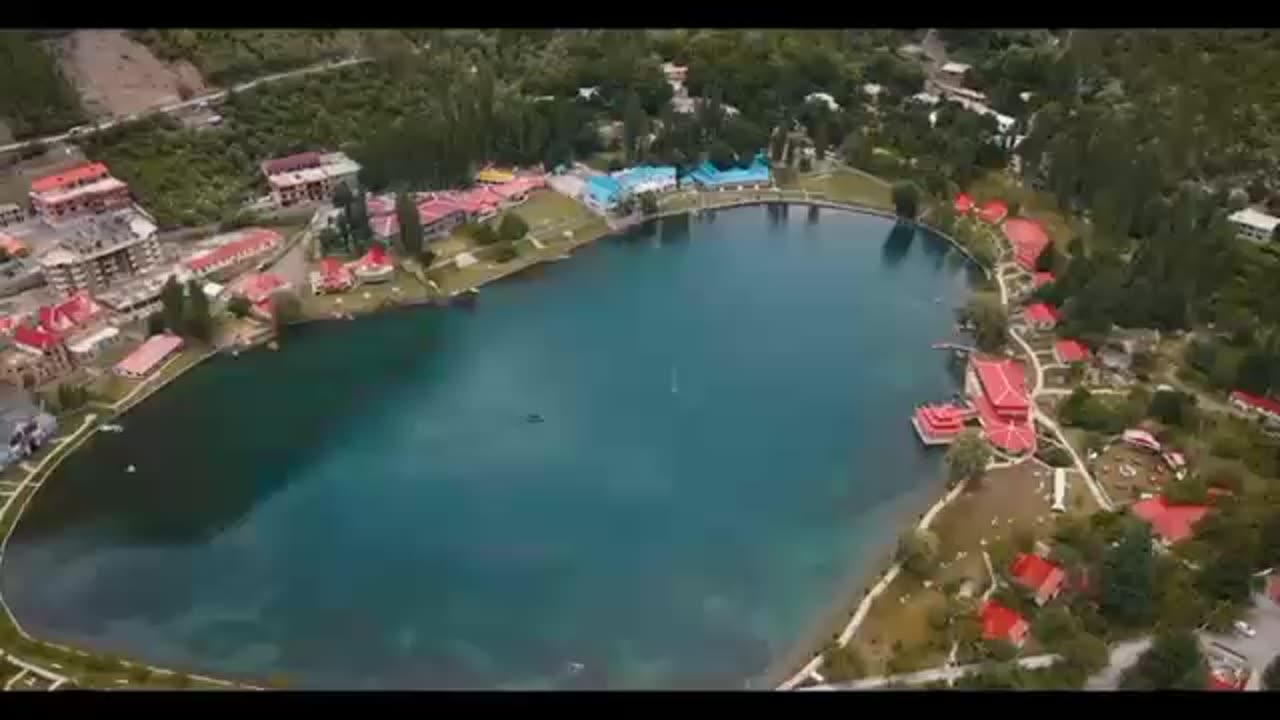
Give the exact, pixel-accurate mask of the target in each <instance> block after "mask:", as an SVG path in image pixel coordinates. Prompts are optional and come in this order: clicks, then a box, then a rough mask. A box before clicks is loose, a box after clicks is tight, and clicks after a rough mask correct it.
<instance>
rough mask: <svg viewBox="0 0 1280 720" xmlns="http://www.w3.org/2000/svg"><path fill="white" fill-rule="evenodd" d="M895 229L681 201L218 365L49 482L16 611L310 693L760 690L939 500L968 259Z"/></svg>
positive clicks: (18, 561)
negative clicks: (546, 260)
mask: <svg viewBox="0 0 1280 720" xmlns="http://www.w3.org/2000/svg"><path fill="white" fill-rule="evenodd" d="M892 229H893V223H892V222H891V221H887V220H884V219H881V218H877V217H872V216H865V215H859V214H853V213H847V212H841V211H835V210H827V209H824V210H822V211H821V212H820V213H819V212H817V211H814V212H810V211H809V210H808V209H807V208H805V207H801V206H792V207H789V208H787V207H783V206H755V207H747V208H740V209H734V210H726V211H720V212H718V213H716V214H714V215H710V216H706V217H703V218H695V219H691V218H672V219H667V220H663V221H659V222H657V223H651V224H649V225H646V226H643V227H641V228H637V229H633V230H631V231H629V232H628V233H626V234H624V235H621V236H615V237H610V238H606V239H603V240H601V241H599V242H597V243H595V244H594V245H592V246H590V247H587V248H584V249H582V250H581V251H579V252H578V253H577V254H575V256H574V257H573V258H572V259H571V260H568V261H564V262H559V263H554V264H552V265H545V266H541V267H539V268H535V269H533V270H531V271H529V272H527V273H526V274H524V275H523V276H520V277H516V278H510V279H508V280H505V281H502V282H499V283H496V284H494V285H491V286H487V287H485V288H484V289H483V290H482V291H481V294H480V296H479V298H478V301H477V302H476V303H475V305H474V307H473V308H471V309H465V308H460V307H453V308H449V309H438V308H420V309H414V310H403V311H396V312H391V313H387V314H383V315H380V316H375V317H368V318H363V319H360V320H358V321H355V322H327V323H319V324H315V325H309V326H305V327H301V328H295V329H293V331H292V333H291V335H290V336H288V337H287V338H285V341H284V347H283V348H282V350H281V351H280V352H274V353H273V352H268V351H255V352H251V353H247V354H245V355H242V356H241V357H239V358H230V357H224V358H219V359H217V360H215V361H211V362H209V363H208V364H206V365H204V366H202V367H200V368H197V369H196V370H194V371H192V372H191V373H190V374H189V375H188V376H186V377H184V378H182V379H181V380H179V381H177V382H175V383H173V384H172V385H170V386H169V387H168V388H166V389H164V390H163V391H161V392H160V393H158V394H157V395H156V396H155V397H153V398H151V399H149V400H147V401H146V402H145V403H143V404H142V405H140V406H139V407H137V408H136V409H134V410H133V411H131V412H130V413H128V414H127V415H125V416H124V417H123V418H122V419H121V420H120V422H121V424H123V425H124V427H125V431H124V432H123V433H120V434H99V435H97V436H96V437H95V438H94V439H93V440H92V441H90V442H89V443H86V445H85V446H84V447H83V448H82V449H81V450H80V451H77V452H76V453H75V454H73V455H72V456H71V457H69V458H68V459H67V460H66V461H65V462H64V463H63V464H62V465H61V466H60V467H59V468H58V470H57V471H56V472H55V473H54V474H53V475H52V476H51V477H49V478H48V479H47V480H46V483H45V487H44V488H42V489H41V491H40V494H39V495H38V496H37V498H36V500H35V501H34V502H33V503H32V505H31V507H30V508H29V509H28V511H27V513H26V515H25V516H24V517H23V519H22V521H21V523H20V524H19V525H18V527H17V530H16V531H15V534H14V536H13V538H12V539H11V541H10V543H9V547H8V551H7V553H6V556H5V559H4V560H5V562H4V565H3V575H2V577H0V581H2V582H3V590H4V593H5V597H6V598H7V600H8V602H9V604H10V606H11V607H12V609H13V611H14V613H15V614H16V615H17V617H18V618H19V619H20V620H21V621H22V623H23V625H24V626H25V627H26V629H27V630H28V631H29V632H32V633H33V634H35V635H37V636H38V637H42V638H47V639H50V640H57V641H62V642H67V643H71V644H75V645H79V646H83V647H85V648H90V649H95V650H100V651H110V652H114V653H120V654H123V655H126V656H131V657H137V658H140V659H144V660H147V661H150V662H152V663H155V664H159V665H165V666H173V667H178V668H182V669H186V670H188V671H200V672H206V673H211V674H215V675H222V676H227V677H236V678H245V679H249V680H253V679H262V678H266V677H283V678H287V679H288V681H289V682H290V683H291V684H292V685H293V686H295V687H314V688H335V687H341V688H440V687H450V688H703V687H706V688H737V687H744V686H746V685H747V684H748V683H749V682H751V681H752V679H753V678H758V677H759V676H760V675H761V674H762V673H763V672H764V671H765V670H766V669H767V668H768V667H769V666H770V664H771V663H774V662H777V661H778V659H779V658H781V657H782V656H784V655H787V654H788V653H793V652H794V651H795V650H796V649H797V644H798V643H800V642H801V641H802V639H803V638H804V636H805V635H806V634H812V633H813V631H814V628H815V623H816V622H817V621H818V619H819V618H820V617H822V616H823V615H824V614H826V613H829V612H830V611H831V610H832V608H833V607H834V606H836V605H837V604H839V605H845V606H847V605H848V604H849V597H847V596H846V595H847V593H848V592H849V590H850V588H858V587H860V585H859V584H858V583H860V582H861V581H862V580H865V579H866V578H867V576H868V573H869V572H871V571H872V570H873V569H875V566H876V565H877V564H878V563H880V562H882V561H883V559H884V557H885V553H886V551H887V549H888V548H890V547H891V546H892V544H893V541H894V538H895V537H896V536H897V534H898V532H899V530H900V529H901V527H902V525H903V522H904V521H905V520H906V519H908V518H909V517H910V516H911V515H913V514H915V513H919V512H921V511H922V510H923V509H924V507H925V506H927V504H928V503H929V502H930V501H931V500H932V498H933V497H934V496H935V495H937V494H939V493H940V491H941V487H942V484H943V480H942V473H941V453H940V452H939V451H925V450H924V449H922V448H921V447H920V446H919V443H918V441H917V439H916V437H915V435H914V434H913V432H912V430H911V427H910V424H909V422H908V420H909V417H910V414H911V411H912V409H913V407H914V406H915V405H916V404H918V403H921V402H926V401H936V400H941V399H945V398H946V397H948V396H950V395H951V394H952V393H953V392H954V391H955V390H956V389H957V385H956V380H955V379H954V378H953V376H952V374H951V372H949V371H948V369H947V362H946V357H945V354H944V353H942V352H939V351H936V350H931V349H930V345H931V344H932V343H934V342H937V341H939V340H942V339H946V338H949V337H952V323H953V318H952V309H953V308H954V307H956V306H958V305H960V304H962V303H963V301H964V299H965V298H966V297H967V295H968V292H969V291H968V280H967V274H968V268H967V267H966V266H964V265H963V264H962V263H961V262H959V261H958V257H957V255H956V253H955V252H953V251H951V250H950V248H949V246H948V245H947V243H946V242H945V241H943V240H941V239H939V238H938V237H936V236H934V235H931V234H929V233H926V232H924V231H922V230H917V231H915V232H912V231H910V230H908V231H906V232H901V231H899V232H897V233H891V230H892ZM131 464H132V465H136V472H134V473H127V472H126V471H125V468H126V467H127V466H129V465H131ZM855 594H856V592H855ZM810 639H812V638H810Z"/></svg>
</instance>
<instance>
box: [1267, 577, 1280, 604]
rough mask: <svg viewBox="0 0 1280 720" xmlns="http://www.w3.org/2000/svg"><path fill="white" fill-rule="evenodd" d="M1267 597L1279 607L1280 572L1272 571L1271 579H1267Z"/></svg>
mask: <svg viewBox="0 0 1280 720" xmlns="http://www.w3.org/2000/svg"><path fill="white" fill-rule="evenodd" d="M1267 597H1269V598H1271V602H1273V603H1275V604H1277V605H1280V570H1272V571H1271V577H1269V578H1267Z"/></svg>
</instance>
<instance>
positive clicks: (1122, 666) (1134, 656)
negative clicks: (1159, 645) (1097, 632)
mask: <svg viewBox="0 0 1280 720" xmlns="http://www.w3.org/2000/svg"><path fill="white" fill-rule="evenodd" d="M1150 646H1151V638H1142V639H1140V640H1129V641H1128V642H1122V643H1120V644H1119V645H1116V646H1115V647H1113V648H1111V661H1110V662H1109V663H1108V664H1107V666H1106V667H1105V668H1103V669H1102V670H1101V671H1099V672H1098V674H1096V675H1094V676H1093V677H1090V678H1089V681H1088V682H1086V683H1085V685H1084V689H1085V690H1115V689H1116V688H1117V687H1119V685H1120V675H1121V674H1122V673H1124V671H1125V670H1128V669H1129V666H1130V665H1132V664H1134V663H1135V662H1137V661H1138V657H1139V656H1140V655H1142V653H1144V652H1146V651H1147V648H1148V647H1150Z"/></svg>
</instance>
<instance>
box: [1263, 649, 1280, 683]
mask: <svg viewBox="0 0 1280 720" xmlns="http://www.w3.org/2000/svg"><path fill="white" fill-rule="evenodd" d="M1262 687H1264V688H1266V689H1268V690H1280V655H1276V656H1275V657H1273V658H1271V662H1270V663H1269V664H1268V665H1267V669H1266V670H1264V671H1263V672H1262Z"/></svg>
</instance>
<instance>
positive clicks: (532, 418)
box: [524, 413, 545, 425]
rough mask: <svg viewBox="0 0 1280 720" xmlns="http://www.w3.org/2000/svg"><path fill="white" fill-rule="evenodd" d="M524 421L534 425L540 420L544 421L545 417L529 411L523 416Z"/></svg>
mask: <svg viewBox="0 0 1280 720" xmlns="http://www.w3.org/2000/svg"><path fill="white" fill-rule="evenodd" d="M524 421H525V422H527V423H532V424H534V425H537V424H538V423H540V422H545V419H544V418H543V417H542V416H541V415H539V414H538V413H529V414H528V415H525V416H524Z"/></svg>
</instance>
